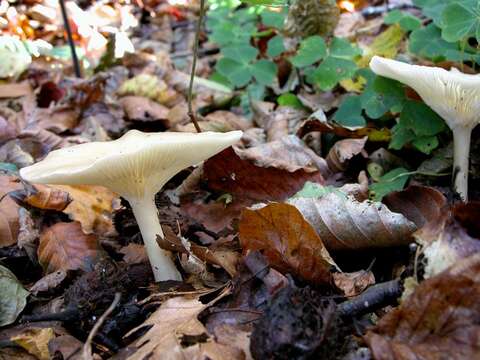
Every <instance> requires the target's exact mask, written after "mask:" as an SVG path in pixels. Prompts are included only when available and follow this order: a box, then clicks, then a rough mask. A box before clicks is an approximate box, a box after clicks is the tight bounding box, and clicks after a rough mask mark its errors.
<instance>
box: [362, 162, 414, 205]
mask: <svg viewBox="0 0 480 360" xmlns="http://www.w3.org/2000/svg"><path fill="white" fill-rule="evenodd" d="M408 178H409V175H408V170H407V169H405V168H397V169H394V170H392V171H390V172H388V173H386V174H385V175H383V176H382V177H381V178H380V181H379V182H377V183H375V184H372V185H370V197H371V198H372V199H373V200H374V201H381V200H382V198H383V197H384V196H385V195H387V194H389V193H391V192H392V191H398V190H402V189H403V188H404V187H405V185H406V183H407V181H408Z"/></svg>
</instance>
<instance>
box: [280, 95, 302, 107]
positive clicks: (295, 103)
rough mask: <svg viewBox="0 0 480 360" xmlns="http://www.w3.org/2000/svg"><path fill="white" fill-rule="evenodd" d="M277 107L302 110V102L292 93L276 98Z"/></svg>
mask: <svg viewBox="0 0 480 360" xmlns="http://www.w3.org/2000/svg"><path fill="white" fill-rule="evenodd" d="M277 103H278V105H281V106H290V107H292V108H295V109H303V104H302V102H301V101H300V100H299V99H298V97H297V96H296V95H294V94H292V93H286V94H282V95H280V96H279V97H278V98H277Z"/></svg>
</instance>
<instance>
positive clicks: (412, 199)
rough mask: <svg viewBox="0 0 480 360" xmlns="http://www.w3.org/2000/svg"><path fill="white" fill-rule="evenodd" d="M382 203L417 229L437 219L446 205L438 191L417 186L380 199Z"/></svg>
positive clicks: (445, 200) (444, 199)
mask: <svg viewBox="0 0 480 360" xmlns="http://www.w3.org/2000/svg"><path fill="white" fill-rule="evenodd" d="M382 202H383V203H384V204H385V205H387V207H388V208H389V209H390V210H391V211H393V212H396V213H400V214H403V216H405V217H406V218H407V219H408V220H410V221H412V222H414V223H415V225H417V227H418V228H419V229H420V228H421V227H422V226H424V225H425V224H427V223H428V222H430V221H432V220H435V219H437V218H438V217H439V216H440V215H441V214H442V213H443V210H444V208H445V206H446V205H447V199H446V198H445V196H443V194H442V193H441V192H440V191H438V190H435V189H434V188H431V187H426V186H418V185H412V186H409V187H408V188H406V189H405V190H402V191H394V192H391V193H390V194H388V195H387V196H385V197H384V198H383V199H382Z"/></svg>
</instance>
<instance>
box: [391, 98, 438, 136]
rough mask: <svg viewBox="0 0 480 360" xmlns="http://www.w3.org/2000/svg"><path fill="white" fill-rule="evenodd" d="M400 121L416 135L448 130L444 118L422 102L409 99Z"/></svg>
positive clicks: (435, 133)
mask: <svg viewBox="0 0 480 360" xmlns="http://www.w3.org/2000/svg"><path fill="white" fill-rule="evenodd" d="M400 123H402V124H403V125H404V126H405V127H406V128H408V129H410V130H412V131H413V132H414V133H415V135H416V136H434V135H437V134H439V133H441V132H442V131H444V130H446V128H447V127H446V125H445V122H444V121H443V119H442V118H441V117H440V116H439V115H437V113H436V112H434V111H433V110H432V109H430V108H429V107H428V106H427V105H425V104H424V103H422V102H418V101H413V100H408V101H407V102H406V103H405V106H404V109H403V111H402V114H401V115H400Z"/></svg>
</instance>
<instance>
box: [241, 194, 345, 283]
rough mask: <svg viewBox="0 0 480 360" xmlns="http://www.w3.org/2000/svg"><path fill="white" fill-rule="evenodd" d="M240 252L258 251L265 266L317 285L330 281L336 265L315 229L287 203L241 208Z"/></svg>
mask: <svg viewBox="0 0 480 360" xmlns="http://www.w3.org/2000/svg"><path fill="white" fill-rule="evenodd" d="M239 237H240V244H241V245H242V248H243V250H244V251H245V252H246V251H249V250H251V251H255V250H258V251H260V252H261V253H262V254H263V255H264V256H265V257H266V258H267V260H268V262H269V264H270V265H271V266H272V267H274V268H275V269H277V270H279V271H281V272H283V273H289V272H291V273H293V274H295V275H297V276H300V277H301V278H303V279H305V280H308V281H311V282H314V283H319V284H328V283H330V282H331V273H330V269H331V268H332V266H336V265H335V262H334V261H333V260H332V258H331V257H330V255H329V254H328V251H327V249H326V248H325V246H324V245H323V243H322V240H321V239H320V237H319V236H318V235H317V233H316V232H315V229H314V228H313V227H312V226H311V225H310V224H309V223H308V222H307V221H306V220H305V218H304V217H303V216H302V214H301V213H300V211H298V210H297V209H296V208H295V207H294V206H292V205H289V204H280V203H272V204H269V205H267V206H265V207H262V208H260V209H256V210H253V209H245V210H244V211H243V213H242V217H241V219H240V225H239Z"/></svg>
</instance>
